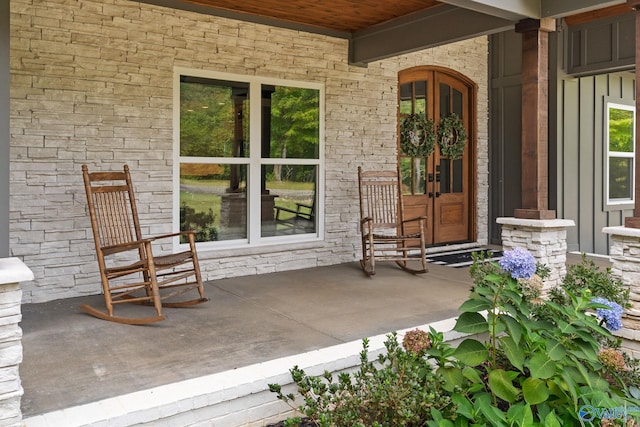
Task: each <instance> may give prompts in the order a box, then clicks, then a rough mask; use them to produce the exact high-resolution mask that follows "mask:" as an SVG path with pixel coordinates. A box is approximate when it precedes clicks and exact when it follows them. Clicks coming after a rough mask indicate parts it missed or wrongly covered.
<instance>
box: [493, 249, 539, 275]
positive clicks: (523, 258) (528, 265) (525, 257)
mask: <svg viewBox="0 0 640 427" xmlns="http://www.w3.org/2000/svg"><path fill="white" fill-rule="evenodd" d="M499 264H500V267H501V268H502V269H503V270H504V271H506V272H507V273H509V274H511V277H513V278H514V279H529V278H531V276H533V275H534V274H535V272H536V260H535V258H533V255H531V253H529V251H527V250H526V249H523V248H515V249H512V250H510V251H505V252H504V254H503V255H502V258H501V259H500V261H499Z"/></svg>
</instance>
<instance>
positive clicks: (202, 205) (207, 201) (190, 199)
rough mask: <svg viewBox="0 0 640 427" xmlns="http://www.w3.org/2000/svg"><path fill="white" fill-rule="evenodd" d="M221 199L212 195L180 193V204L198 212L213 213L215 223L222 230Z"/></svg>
mask: <svg viewBox="0 0 640 427" xmlns="http://www.w3.org/2000/svg"><path fill="white" fill-rule="evenodd" d="M221 199H222V198H221V197H220V196H217V195H215V194H210V193H190V192H187V191H181V192H180V204H181V205H182V204H185V205H187V206H189V207H190V208H192V209H193V210H195V211H196V212H209V209H211V210H212V211H213V214H214V217H215V219H214V223H213V225H214V226H215V227H216V228H220V205H221Z"/></svg>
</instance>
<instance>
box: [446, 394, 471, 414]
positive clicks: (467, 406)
mask: <svg viewBox="0 0 640 427" xmlns="http://www.w3.org/2000/svg"><path fill="white" fill-rule="evenodd" d="M451 401H452V402H453V403H454V404H455V405H456V414H460V415H462V416H463V417H465V418H467V419H468V420H473V418H474V415H473V405H472V404H471V402H469V399H467V398H466V397H465V396H463V395H461V394H458V393H456V394H454V395H453V396H452V397H451Z"/></svg>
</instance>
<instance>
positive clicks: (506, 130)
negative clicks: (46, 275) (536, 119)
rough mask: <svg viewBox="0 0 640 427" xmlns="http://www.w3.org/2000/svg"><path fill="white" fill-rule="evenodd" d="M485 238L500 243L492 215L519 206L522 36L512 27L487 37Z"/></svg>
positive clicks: (497, 215) (500, 213)
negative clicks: (488, 95) (487, 192)
mask: <svg viewBox="0 0 640 427" xmlns="http://www.w3.org/2000/svg"><path fill="white" fill-rule="evenodd" d="M489 40H490V52H491V53H490V57H491V60H490V64H491V70H490V78H491V100H490V136H489V141H490V142H489V151H490V158H489V161H490V165H489V186H490V200H489V210H490V212H489V241H490V242H491V243H492V244H500V243H501V235H500V232H501V230H500V227H499V226H498V225H497V224H496V222H495V221H496V218H498V217H504V216H513V214H514V210H515V209H516V208H519V207H520V200H521V196H520V194H521V168H520V163H521V160H520V157H521V155H520V153H521V143H520V142H521V139H522V126H521V123H522V83H521V77H520V70H521V63H522V41H521V40H522V37H521V35H520V34H516V33H515V32H513V31H508V32H504V33H500V34H494V35H492V36H491V37H490V39H489Z"/></svg>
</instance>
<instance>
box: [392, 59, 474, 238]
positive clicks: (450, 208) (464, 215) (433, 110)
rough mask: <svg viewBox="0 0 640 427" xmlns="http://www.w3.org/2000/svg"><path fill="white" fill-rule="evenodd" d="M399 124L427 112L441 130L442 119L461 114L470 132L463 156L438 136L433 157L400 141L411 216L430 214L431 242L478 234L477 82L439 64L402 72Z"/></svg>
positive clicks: (405, 196)
mask: <svg viewBox="0 0 640 427" xmlns="http://www.w3.org/2000/svg"><path fill="white" fill-rule="evenodd" d="M399 82H400V90H399V111H398V118H399V123H400V122H401V121H402V120H404V119H405V118H406V117H408V116H409V115H411V114H418V113H424V114H425V115H426V117H427V118H429V119H431V120H433V123H434V128H435V131H436V132H437V129H438V126H439V125H440V123H441V120H442V119H443V118H445V117H447V116H449V115H450V114H451V113H455V114H456V115H457V116H458V117H459V118H460V119H461V121H462V125H463V126H464V129H465V131H466V134H467V138H466V144H465V146H464V151H463V152H462V154H461V156H460V157H459V158H455V159H454V158H450V157H446V156H445V155H444V154H443V153H442V152H441V150H440V147H439V143H438V141H437V139H436V144H435V149H434V151H433V153H432V154H430V155H429V156H419V157H411V155H410V154H407V153H406V152H405V150H403V149H402V147H401V146H400V144H399V147H398V153H399V159H398V161H399V162H400V169H401V173H402V181H403V201H404V207H405V217H407V218H411V217H413V216H418V215H426V216H427V230H426V233H427V235H426V239H427V244H428V245H437V244H444V243H453V242H465V241H471V240H474V239H475V235H474V233H475V227H474V220H475V193H474V189H475V185H474V177H475V169H474V162H473V160H474V158H475V129H474V124H475V117H474V111H475V85H474V84H473V82H471V81H470V80H469V79H467V78H465V77H464V76H462V75H461V74H459V73H457V72H455V71H451V70H447V69H444V68H439V67H416V68H411V69H408V70H404V71H401V72H400V73H399Z"/></svg>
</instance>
